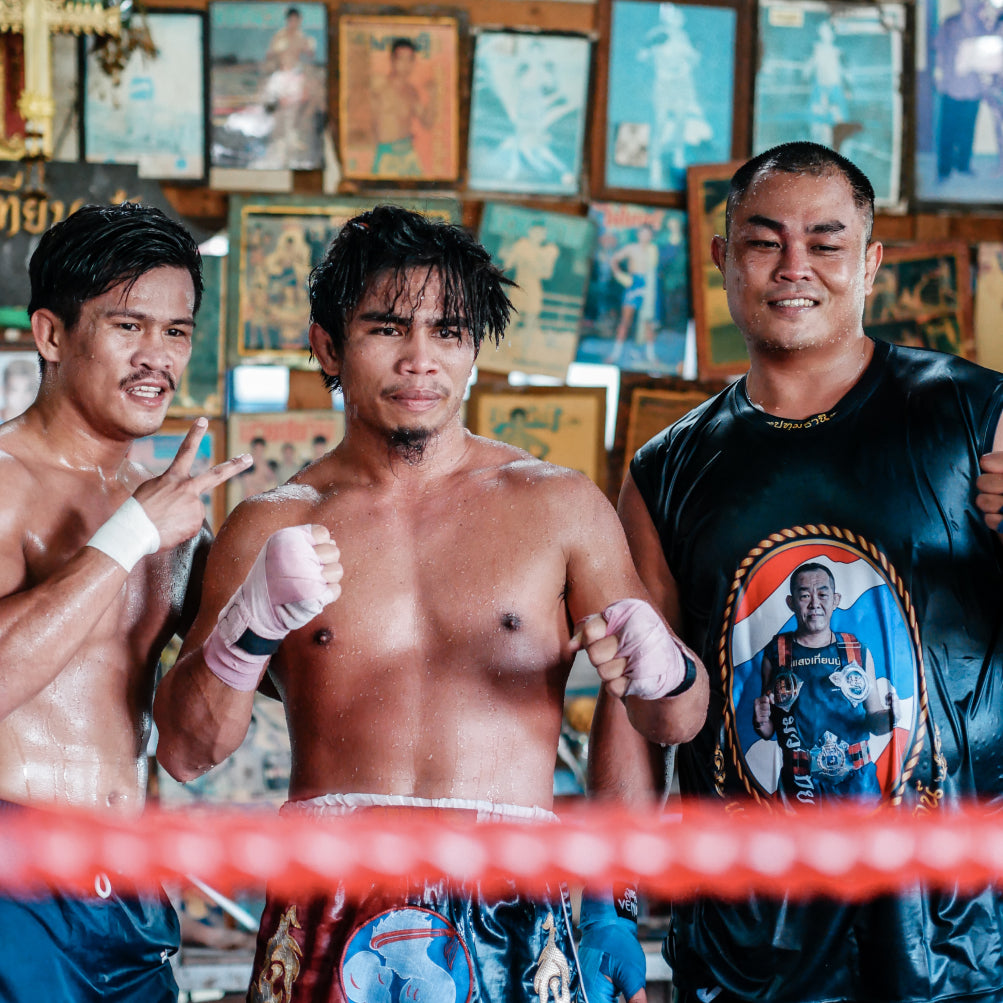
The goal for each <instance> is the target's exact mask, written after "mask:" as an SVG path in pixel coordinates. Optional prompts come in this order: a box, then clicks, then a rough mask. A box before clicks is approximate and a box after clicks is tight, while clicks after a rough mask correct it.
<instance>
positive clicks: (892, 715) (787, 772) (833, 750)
mask: <svg viewBox="0 0 1003 1003" xmlns="http://www.w3.org/2000/svg"><path fill="white" fill-rule="evenodd" d="M734 566H735V569H736V570H735V572H734V578H733V580H732V584H731V587H730V589H729V592H728V595H727V599H726V602H725V605H724V608H723V619H722V626H721V635H720V636H719V638H718V643H717V644H716V646H715V652H716V655H717V668H718V672H719V676H718V679H717V681H716V682H715V681H714V679H713V675H712V685H715V686H717V687H718V688H719V690H720V692H721V694H722V696H723V698H724V708H723V720H722V722H721V731H720V736H721V741H722V757H721V762H722V765H723V770H722V771H721V774H720V776H719V778H718V779H717V780H716V784H717V789H718V791H719V793H720V794H721V795H722V796H724V797H726V798H727V797H729V796H741V795H749V796H751V797H753V798H755V799H756V800H760V801H766V802H769V801H772V800H774V799H776V800H778V801H782V802H783V803H784V804H785V805H788V806H791V807H793V806H798V805H803V806H809V805H814V804H819V803H820V802H822V801H825V800H826V799H827V798H839V799H842V798H847V797H849V798H853V799H860V800H863V801H872V800H878V799H881V800H885V799H886V800H889V801H891V802H893V803H898V802H899V801H901V800H902V798H903V797H904V795H905V793H906V791H907V790H909V789H910V785H909V778H910V775H911V774H912V772H913V770H914V769H915V767H916V764H917V762H918V761H919V754H920V751H921V749H922V747H923V745H924V743H925V740H926V737H927V711H926V699H925V693H926V680H925V673H924V670H923V649H922V643H921V641H920V636H919V625H918V622H917V620H916V617H915V613H914V608H913V603H912V600H911V597H910V596H909V594H908V592H907V591H906V590H905V587H904V584H903V582H904V578H903V576H902V575H901V574H900V573H899V572H898V571H897V569H895V568H894V567H892V566H891V564H890V563H889V561H888V560H887V557H886V556H885V555H884V554H883V552H882V551H881V550H880V549H879V548H878V547H876V546H874V545H873V544H872V543H870V542H869V541H867V540H865V539H863V538H861V537H860V536H859V535H857V534H856V533H854V532H853V531H852V530H850V529H848V528H846V527H838V528H834V527H831V526H826V525H823V524H813V525H800V526H794V527H791V528H782V527H778V528H777V530H776V531H775V532H773V533H771V534H770V535H769V536H767V537H765V538H762V539H760V540H758V542H756V543H755V544H754V545H753V544H750V549H749V550H748V552H747V553H746V554H744V555H739V556H738V557H737V558H736V560H735V565H734ZM709 661H710V662H713V658H711V659H709ZM767 698H768V701H769V705H768V706H767V705H766V701H767Z"/></svg>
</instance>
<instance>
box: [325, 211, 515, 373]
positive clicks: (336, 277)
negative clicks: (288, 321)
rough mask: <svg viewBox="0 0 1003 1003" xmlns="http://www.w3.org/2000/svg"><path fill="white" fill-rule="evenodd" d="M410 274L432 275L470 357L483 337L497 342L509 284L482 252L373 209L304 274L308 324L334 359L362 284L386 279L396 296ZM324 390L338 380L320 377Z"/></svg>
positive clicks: (433, 226) (508, 307)
mask: <svg viewBox="0 0 1003 1003" xmlns="http://www.w3.org/2000/svg"><path fill="white" fill-rule="evenodd" d="M412 268H424V269H429V270H434V271H436V272H438V274H439V277H440V282H441V288H442V297H443V303H442V308H443V314H444V316H446V317H460V318H462V319H463V320H464V321H465V323H466V326H467V328H468V330H469V331H470V336H471V338H472V340H473V343H474V349H475V351H479V350H480V347H481V343H482V342H483V341H484V339H485V338H487V339H489V340H491V341H493V342H494V343H495V344H496V345H497V344H499V343H500V342H501V339H502V337H503V336H504V334H505V328H506V327H507V326H508V320H509V316H510V314H511V311H512V304H511V302H510V301H509V298H508V295H507V294H506V292H505V287H506V286H511V285H514V283H513V282H512V280H511V279H509V278H508V277H507V276H505V275H504V274H503V273H502V271H501V269H499V268H498V266H497V265H495V263H494V262H493V261H492V260H491V255H490V254H489V253H488V252H487V250H485V248H484V247H482V246H481V244H479V243H478V242H477V241H476V240H475V239H474V238H473V237H472V236H471V235H470V233H468V232H467V231H466V230H464V229H463V228H462V227H459V226H455V225H453V224H452V223H445V222H440V221H438V220H433V219H429V218H428V217H427V216H423V215H422V214H421V213H418V212H413V211H412V210H410V209H403V208H401V207H400V206H394V205H380V206H376V207H375V208H374V209H371V210H369V211H368V212H364V213H362V214H361V215H359V216H356V217H355V218H354V219H350V220H349V221H348V222H347V223H346V224H345V225H344V226H343V227H342V228H341V231H340V232H339V233H338V235H337V236H336V237H335V238H334V240H333V241H332V242H331V246H330V247H329V248H328V250H327V254H326V255H325V256H324V260H323V261H322V262H321V263H320V264H319V265H318V266H317V267H316V268H315V269H314V270H313V271H312V272H311V273H310V319H311V320H312V321H314V322H315V323H316V324H319V325H320V326H321V327H322V328H323V329H324V330H325V331H326V332H327V334H328V337H330V339H331V348H332V350H333V352H334V354H335V355H336V356H337V357H338V358H339V359H340V358H342V357H343V355H344V347H345V327H346V322H347V320H348V318H349V317H350V316H351V314H352V313H353V311H354V310H355V309H356V307H358V305H359V303H360V302H361V301H362V298H363V296H364V295H365V294H366V292H367V290H368V289H369V286H370V283H372V282H373V280H374V279H376V278H377V277H378V276H381V275H390V276H392V277H393V279H394V281H395V282H396V284H397V288H398V290H399V291H401V292H403V290H404V288H405V281H406V278H407V276H406V272H407V271H408V270H409V269H412ZM324 385H325V386H326V387H327V388H328V389H329V390H338V389H340V387H341V380H340V379H339V377H337V376H329V375H326V374H325V376H324Z"/></svg>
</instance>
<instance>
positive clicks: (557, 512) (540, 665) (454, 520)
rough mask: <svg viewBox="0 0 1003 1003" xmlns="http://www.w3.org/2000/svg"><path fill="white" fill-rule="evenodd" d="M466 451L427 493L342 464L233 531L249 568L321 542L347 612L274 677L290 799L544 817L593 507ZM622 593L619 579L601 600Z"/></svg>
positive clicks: (538, 469) (581, 486)
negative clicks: (371, 797) (295, 545)
mask: <svg viewBox="0 0 1003 1003" xmlns="http://www.w3.org/2000/svg"><path fill="white" fill-rule="evenodd" d="M471 442H472V443H474V445H473V446H472V448H471V449H470V450H468V453H467V456H466V458H465V460H464V462H462V463H461V464H459V465H458V466H457V468H456V469H455V470H454V472H452V473H451V474H449V475H447V476H444V477H442V478H438V479H434V480H431V481H429V482H428V483H427V484H425V485H424V486H423V487H422V488H421V489H420V490H417V489H416V488H415V485H414V484H411V485H409V486H408V485H404V484H401V485H399V486H394V485H392V484H391V485H390V486H389V487H386V486H379V487H378V486H374V485H371V484H364V483H361V481H360V478H359V477H358V475H357V474H355V473H353V472H352V471H351V470H350V469H348V468H347V467H346V465H344V464H343V463H342V462H341V460H340V459H339V457H338V453H337V451H336V452H335V453H334V454H332V455H331V456H330V457H329V458H327V459H325V460H324V461H322V462H321V463H319V464H315V465H314V466H312V467H310V468H308V469H307V470H306V471H304V472H303V473H302V474H300V475H299V476H298V477H297V478H295V479H294V481H293V484H292V485H291V486H289V487H286V488H280V489H278V490H277V491H276V492H272V493H271V494H270V495H268V496H265V497H264V498H263V499H259V500H256V501H254V502H251V503H250V505H249V506H247V507H246V509H245V510H244V511H243V512H242V513H240V514H241V516H243V519H242V520H241V522H242V526H241V530H240V532H241V533H242V534H244V538H245V539H246V542H247V546H248V548H249V549H252V550H254V552H256V549H257V548H258V547H260V545H261V543H262V542H263V540H264V539H265V538H266V537H267V535H268V534H269V533H270V532H272V531H273V530H274V529H276V528H278V527H280V526H283V525H292V524H300V523H319V524H322V525H325V526H327V527H328V529H329V530H330V531H331V533H332V536H333V537H334V539H335V542H336V543H337V545H338V547H339V548H340V550H341V563H342V565H343V567H344V578H343V580H342V594H341V596H340V598H339V599H338V600H337V601H336V602H334V603H333V604H331V605H329V606H327V607H326V608H325V609H324V611H323V612H322V613H321V614H320V615H319V616H318V617H317V618H316V619H315V620H314V621H312V622H311V623H310V624H308V625H307V626H306V627H304V628H303V629H301V630H299V631H297V632H295V633H293V634H291V635H290V636H289V637H288V638H287V640H286V641H285V642H284V643H283V645H282V647H281V648H280V649H279V652H278V653H277V654H276V656H275V657H274V658H273V659H272V663H271V673H272V677H273V679H274V680H275V682H276V685H277V686H278V689H279V691H280V692H281V694H282V696H283V699H284V701H285V704H286V713H287V717H288V721H289V728H290V735H291V740H292V747H293V774H292V782H291V797H293V798H294V799H299V798H306V797H312V796H316V795H319V794H323V793H328V792H352V791H358V792H371V793H381V794H403V795H411V796H417V797H460V798H475V799H484V800H490V801H495V802H507V803H518V804H535V805H541V806H544V807H547V806H549V805H550V804H551V801H552V790H553V769H554V759H555V752H556V747H557V740H558V734H559V730H560V721H561V714H562V708H563V694H564V685H565V683H566V681H567V676H568V672H569V670H570V665H571V661H572V658H573V652H572V650H571V647H570V637H571V630H572V625H571V622H570V619H569V611H568V608H567V605H566V601H565V592H566V588H567V586H568V581H569V569H570V568H571V567H572V562H571V560H570V558H569V555H570V554H571V553H572V551H573V550H574V549H575V548H576V547H577V545H578V544H577V534H579V533H581V532H587V531H592V530H594V526H592V523H591V519H590V515H591V513H590V511H589V505H588V504H587V503H586V504H585V505H583V506H581V507H579V508H578V510H577V513H576V505H575V501H576V499H577V498H578V497H580V496H582V495H587V498H588V499H592V498H593V496H598V492H597V491H596V489H595V488H594V487H593V486H592V485H589V484H587V482H585V481H584V479H583V478H581V475H578V474H575V473H572V472H570V471H567V470H562V469H560V468H557V467H553V466H550V465H548V464H544V463H540V462H539V461H537V460H534V459H532V458H529V457H527V456H526V454H524V453H522V452H521V451H519V450H513V449H510V448H509V447H507V446H501V445H499V444H495V443H486V442H485V440H477V439H471ZM592 504H593V505H594V504H595V502H594V501H593V502H592ZM610 512H612V510H610ZM245 520H246V521H245ZM251 520H253V527H254V528H253V530H250V531H249V529H248V526H249V524H250V522H251ZM583 523H585V524H586V528H585V529H583V526H582V524H583ZM221 539H222V535H221ZM614 563H615V562H614ZM631 575H632V568H630V569H629V570H628V568H627V567H626V566H624V567H619V566H617V567H616V578H615V584H614V585H613V586H612V591H611V592H610V593H609V594H610V596H611V600H612V598H619V597H620V596H621V595H622V594H623V593H624V590H626V589H629V588H630V585H629V584H628V583H629V582H630V576H631ZM610 586H611V583H610V582H603V583H597V584H596V587H597V589H599V590H600V591H605V590H609V589H610Z"/></svg>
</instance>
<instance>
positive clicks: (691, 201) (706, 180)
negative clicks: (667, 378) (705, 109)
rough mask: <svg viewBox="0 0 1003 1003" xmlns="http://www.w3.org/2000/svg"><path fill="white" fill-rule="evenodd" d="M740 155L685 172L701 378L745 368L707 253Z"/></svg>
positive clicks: (721, 223) (738, 335) (720, 228)
mask: <svg viewBox="0 0 1003 1003" xmlns="http://www.w3.org/2000/svg"><path fill="white" fill-rule="evenodd" d="M741 164H742V161H740V160H733V161H730V162H729V163H726V164H701V165H699V166H697V167H691V168H690V169H689V171H688V172H687V179H688V184H687V190H686V201H687V207H688V210H689V218H688V221H689V229H690V285H691V288H692V290H693V318H694V323H695V325H696V341H697V372H698V374H699V376H700V379H702V380H713V379H724V380H727V379H730V378H733V377H735V376H738V375H740V374H741V373H744V372H745V371H746V369H748V368H749V353H748V352H747V351H746V349H745V339H744V338H743V337H742V332H741V331H740V330H739V329H738V325H736V324H735V322H734V321H733V320H732V319H731V313H730V311H729V310H728V295H727V293H726V292H725V290H724V279H723V278H722V276H721V273H720V272H719V271H718V269H717V265H715V264H714V259H713V258H712V257H711V250H710V248H711V241H712V240H713V238H714V235H715V234H719V235H721V236H724V232H725V208H726V205H727V201H728V188H729V187H730V184H731V176H732V175H733V174H734V173H735V171H736V170H738V168H739V167H740V166H741Z"/></svg>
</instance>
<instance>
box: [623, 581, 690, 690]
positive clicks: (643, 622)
mask: <svg viewBox="0 0 1003 1003" xmlns="http://www.w3.org/2000/svg"><path fill="white" fill-rule="evenodd" d="M603 618H604V619H605V621H606V636H607V637H609V636H610V634H616V636H617V639H618V640H619V642H620V643H619V645H618V646H617V649H616V656H615V657H616V658H626V659H627V667H626V669H625V670H624V675H625V676H626V677H627V678H628V679H629V680H630V682H629V683H628V684H627V689H626V691H625V692H624V696H629V697H641V698H642V699H643V700H658V699H659V698H660V697H664V696H665V695H666V694H668V693H671V692H672V691H673V690H674V689H676V688H677V687H678V686H680V685H681V684H682V682H683V680H684V678H685V677H686V662H685V660H684V658H683V652H682V650H681V649H680V647H679V643H678V642H677V641H676V640H675V639H674V638H673V637H672V635H671V634H670V633H669V631H668V628H667V627H666V626H665V624H664V623H663V622H662V620H661V618H660V617H659V616H658V614H657V613H656V612H655V611H654V610H653V609H652V608H651V606H650V605H649V604H648V603H646V602H644V601H642V600H641V599H620V600H619V601H618V602H615V603H613V604H612V605H611V606H607V607H606V609H605V610H603Z"/></svg>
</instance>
